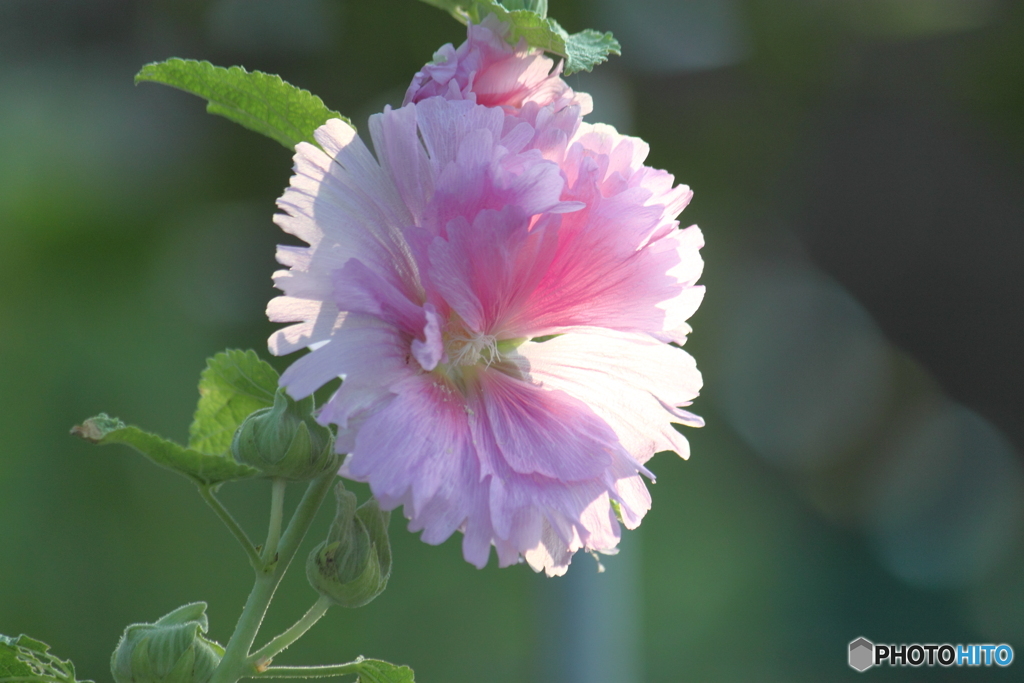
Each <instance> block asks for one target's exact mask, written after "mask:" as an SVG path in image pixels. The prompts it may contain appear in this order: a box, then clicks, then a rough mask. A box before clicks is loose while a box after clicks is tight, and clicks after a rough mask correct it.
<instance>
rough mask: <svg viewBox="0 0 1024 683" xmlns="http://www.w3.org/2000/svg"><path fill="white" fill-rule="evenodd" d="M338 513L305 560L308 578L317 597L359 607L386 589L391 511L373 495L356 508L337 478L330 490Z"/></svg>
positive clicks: (354, 501)
mask: <svg viewBox="0 0 1024 683" xmlns="http://www.w3.org/2000/svg"><path fill="white" fill-rule="evenodd" d="M334 493H335V497H336V498H337V499H338V512H337V514H336V515H335V517H334V522H333V523H332V524H331V530H330V532H329V533H328V534H327V540H326V541H324V542H323V543H321V544H320V545H318V546H317V547H316V548H314V549H313V552H311V553H310V554H309V559H308V560H307V561H306V577H307V578H308V579H309V583H310V584H311V585H312V586H313V588H315V589H316V590H317V591H318V592H319V593H320V594H321V595H323V596H326V597H328V598H330V599H331V600H332V601H333V602H334V603H335V604H336V605H340V606H342V607H362V606H363V605H365V604H366V603H368V602H370V601H371V600H373V599H374V598H375V597H377V596H378V595H380V594H381V593H383V592H384V588H385V587H386V586H387V585H388V578H389V577H390V576H391V543H390V541H388V522H389V521H390V520H391V513H390V512H384V511H382V510H381V509H380V505H378V504H377V501H376V499H373V498H371V499H370V500H368V501H367V502H365V503H363V504H362V505H361V506H359V508H358V509H357V508H356V496H355V494H353V493H351V492H349V491H346V490H345V487H344V486H342V484H341V482H338V485H337V487H336V488H335V490H334Z"/></svg>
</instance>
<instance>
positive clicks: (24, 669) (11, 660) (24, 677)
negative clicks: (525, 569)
mask: <svg viewBox="0 0 1024 683" xmlns="http://www.w3.org/2000/svg"><path fill="white" fill-rule="evenodd" d="M75 680H76V679H75V665H74V664H72V663H71V662H70V661H67V660H64V659H60V658H58V657H55V656H54V655H52V654H50V646H49V645H47V644H46V643H44V642H42V641H39V640H36V639H35V638H29V637H28V636H26V635H20V636H18V637H16V638H12V637H10V636H4V635H0V683H14V682H15V681H19V682H28V681H45V682H47V683H53V682H54V681H59V682H61V683H75ZM409 680H412V679H409ZM82 683H85V682H84V681H83V682H82ZM88 683H92V681H89V682H88Z"/></svg>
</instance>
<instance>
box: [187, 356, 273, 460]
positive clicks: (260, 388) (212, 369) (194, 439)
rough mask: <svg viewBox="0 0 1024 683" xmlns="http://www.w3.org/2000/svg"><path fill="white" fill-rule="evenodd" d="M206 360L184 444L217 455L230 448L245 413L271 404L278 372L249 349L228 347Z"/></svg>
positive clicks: (247, 414)
mask: <svg viewBox="0 0 1024 683" xmlns="http://www.w3.org/2000/svg"><path fill="white" fill-rule="evenodd" d="M206 363H207V365H206V369H205V370H203V374H202V376H201V377H200V379H199V405H198V406H196V412H195V416H194V417H193V419H192V426H191V427H190V428H189V440H188V447H189V448H191V449H193V450H196V451H199V452H200V453H210V454H213V455H220V454H223V453H227V451H228V449H230V448H231V439H232V437H234V435H235V430H236V429H238V426H239V425H241V424H242V421H243V420H245V418H247V417H248V416H249V413H252V412H253V411H256V410H259V409H260V408H269V407H271V406H272V405H274V393H275V392H276V391H277V380H278V374H277V371H276V370H274V368H272V367H270V364H269V363H267V362H266V361H263V360H260V358H259V356H257V355H256V352H255V351H252V350H251V349H250V350H249V351H239V350H237V349H229V350H228V351H224V352H223V353H218V354H217V355H216V356H214V357H213V358H210V359H209V360H208V361H207V362H206Z"/></svg>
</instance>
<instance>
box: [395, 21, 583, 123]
mask: <svg viewBox="0 0 1024 683" xmlns="http://www.w3.org/2000/svg"><path fill="white" fill-rule="evenodd" d="M510 30H511V29H510V27H509V26H508V25H507V24H504V23H502V22H501V21H499V20H498V18H497V17H495V16H494V15H493V14H489V15H487V17H486V18H484V20H483V21H482V22H481V23H480V24H477V25H474V24H470V25H469V30H468V34H469V36H468V38H467V40H466V42H465V43H463V44H462V45H460V46H459V48H458V49H457V50H456V49H455V48H454V47H452V44H451V43H448V44H447V45H445V46H444V47H442V48H441V49H440V50H438V51H437V52H436V53H435V54H434V61H433V62H431V63H430V64H427V65H426V66H424V67H423V70H422V71H420V72H418V73H417V74H416V75H415V76H413V79H412V83H411V84H410V85H409V89H408V90H407V91H406V93H405V101H404V102H403V103H402V104H411V103H413V102H419V101H420V100H424V99H426V98H428V97H437V96H440V97H444V98H445V99H449V100H469V101H470V102H475V103H477V104H483V105H485V106H488V107H505V108H506V109H507V110H514V109H520V108H522V107H523V106H525V105H526V104H527V103H533V104H535V105H537V106H541V107H546V106H549V105H553V106H554V107H555V109H556V110H557V109H562V108H563V107H565V106H568V105H577V106H579V107H580V115H582V116H585V115H587V114H589V113H590V112H591V111H592V110H593V108H594V106H593V102H592V100H591V99H590V95H587V94H586V93H574V92H573V91H572V89H571V88H569V86H568V85H567V84H566V82H565V81H563V80H562V79H561V78H560V77H559V76H560V75H561V73H562V64H561V63H559V64H558V67H557V68H555V69H554V70H552V67H554V62H553V61H552V60H551V59H549V58H547V57H545V56H544V53H543V52H541V51H540V50H532V49H530V48H529V46H527V44H526V39H525V38H520V39H519V44H518V45H516V46H515V47H514V48H513V47H512V46H511V45H509V44H508V41H507V40H506V39H505V38H506V36H507V35H508V33H509V31H510Z"/></svg>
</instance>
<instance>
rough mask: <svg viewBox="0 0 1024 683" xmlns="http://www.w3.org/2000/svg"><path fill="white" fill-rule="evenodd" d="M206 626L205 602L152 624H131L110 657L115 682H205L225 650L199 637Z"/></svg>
mask: <svg viewBox="0 0 1024 683" xmlns="http://www.w3.org/2000/svg"><path fill="white" fill-rule="evenodd" d="M208 627H209V623H208V622H207V619H206V603H205V602H194V603H192V604H190V605H185V606H183V607H179V608H178V609H176V610H174V611H173V612H171V613H170V614H168V615H166V616H164V617H161V618H160V619H158V620H157V622H156V623H155V624H132V625H131V626H129V627H128V628H126V629H125V630H124V635H123V636H121V641H120V642H119V643H118V644H117V649H116V650H114V654H113V656H112V657H111V658H110V672H111V673H112V674H113V675H114V681H115V683H206V681H208V680H209V679H210V676H212V675H213V670H214V669H216V668H217V665H218V664H219V663H220V660H221V657H223V656H224V648H222V647H221V646H220V645H218V644H217V643H215V642H214V641H212V640H207V639H206V638H204V637H203V636H202V634H203V633H206V630H207V628H208Z"/></svg>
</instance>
